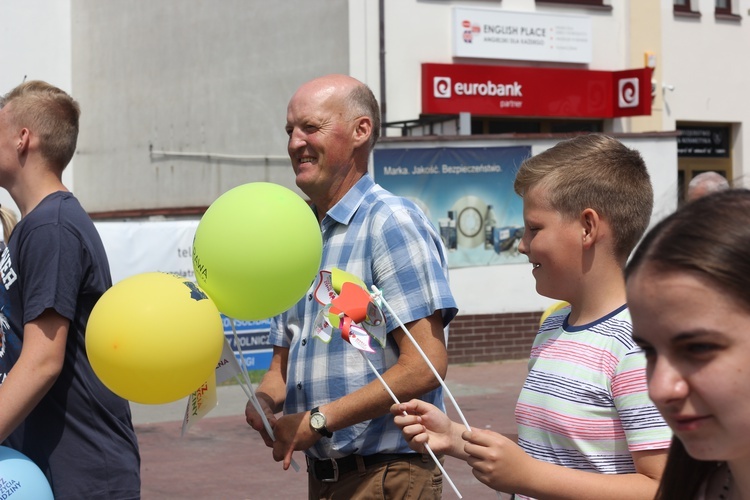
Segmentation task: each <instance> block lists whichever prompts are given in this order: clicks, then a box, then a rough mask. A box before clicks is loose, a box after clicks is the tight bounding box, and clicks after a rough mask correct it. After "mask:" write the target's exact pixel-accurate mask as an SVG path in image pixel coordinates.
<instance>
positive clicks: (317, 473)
mask: <svg viewBox="0 0 750 500" xmlns="http://www.w3.org/2000/svg"><path fill="white" fill-rule="evenodd" d="M416 456H418V455H417V454H416V453H376V454H375V455H366V456H365V455H349V456H348V457H342V458H326V459H323V460H319V459H317V458H311V457H307V471H308V472H309V473H310V474H312V475H313V477H314V478H315V479H317V480H318V481H322V482H324V483H335V482H336V481H338V480H339V477H341V476H343V475H344V474H347V473H349V472H352V471H355V470H357V457H360V458H361V459H362V462H363V463H364V466H365V467H372V466H373V465H378V464H382V463H386V462H395V461H397V460H406V459H409V458H412V457H416Z"/></svg>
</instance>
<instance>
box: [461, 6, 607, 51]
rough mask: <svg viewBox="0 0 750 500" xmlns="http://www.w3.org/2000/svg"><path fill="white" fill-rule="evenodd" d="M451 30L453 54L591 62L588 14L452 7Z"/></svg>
mask: <svg viewBox="0 0 750 500" xmlns="http://www.w3.org/2000/svg"><path fill="white" fill-rule="evenodd" d="M451 31H452V32H453V55H454V56H455V57H480V58H484V59H514V60H522V61H552V62H569V63H591V58H592V55H591V54H592V41H591V40H592V33H591V18H590V17H588V16H572V15H557V14H556V15H551V14H538V13H534V12H511V11H507V10H497V9H493V10H490V9H473V8H463V7H456V8H454V9H453V27H452V30H451Z"/></svg>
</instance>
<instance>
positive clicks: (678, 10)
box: [673, 0, 719, 17]
mask: <svg viewBox="0 0 750 500" xmlns="http://www.w3.org/2000/svg"><path fill="white" fill-rule="evenodd" d="M717 1H719V0H717ZM693 2H695V3H697V0H674V3H673V5H674V12H675V14H677V15H680V16H688V17H700V15H701V13H700V12H698V11H697V10H693Z"/></svg>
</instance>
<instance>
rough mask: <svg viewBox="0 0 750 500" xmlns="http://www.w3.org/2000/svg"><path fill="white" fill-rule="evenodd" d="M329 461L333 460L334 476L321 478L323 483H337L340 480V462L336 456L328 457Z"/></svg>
mask: <svg viewBox="0 0 750 500" xmlns="http://www.w3.org/2000/svg"><path fill="white" fill-rule="evenodd" d="M326 460H327V461H330V462H331V468H332V469H333V477H331V478H327V479H321V480H320V481H321V482H322V483H335V482H337V481H338V480H339V464H338V463H337V462H336V459H335V458H327V459H326Z"/></svg>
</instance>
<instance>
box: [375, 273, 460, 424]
mask: <svg viewBox="0 0 750 500" xmlns="http://www.w3.org/2000/svg"><path fill="white" fill-rule="evenodd" d="M372 290H373V292H374V295H375V299H376V301H379V302H382V303H383V305H384V306H385V307H386V309H388V312H390V313H391V315H392V316H393V318H394V319H395V320H396V322H397V323H398V326H400V327H401V329H402V330H403V331H404V333H406V336H407V337H409V340H411V343H412V344H414V347H416V348H417V351H419V354H420V355H421V356H422V359H424V360H425V362H426V363H427V366H429V367H430V370H432V374H433V375H435V378H436V379H437V380H438V382H440V385H441V386H442V387H443V390H444V391H445V393H446V394H447V395H448V398H450V400H451V403H453V407H454V408H455V409H456V411H457V412H458V416H459V417H460V418H461V422H463V424H464V426H465V427H466V430H467V431H469V432H471V427H470V426H469V422H467V421H466V418H465V417H464V414H463V412H462V411H461V408H459V407H458V403H457V402H456V399H455V398H454V397H453V394H452V393H451V391H450V389H448V386H447V385H446V384H445V381H444V380H443V379H442V378H441V377H440V375H439V374H438V372H437V370H436V369H435V366H434V365H433V364H432V362H431V361H430V358H428V357H427V355H426V354H425V353H424V351H423V350H422V348H421V347H420V346H419V344H418V343H417V341H416V340H415V339H414V337H413V336H412V334H411V333H410V332H409V330H408V329H407V328H406V326H405V325H404V324H403V322H401V319H399V317H398V315H397V314H396V311H394V310H393V309H391V306H390V305H389V304H388V301H387V300H385V297H383V294H382V292H381V291H380V290H378V287H376V286H375V285H372Z"/></svg>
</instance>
